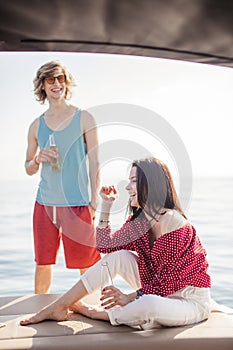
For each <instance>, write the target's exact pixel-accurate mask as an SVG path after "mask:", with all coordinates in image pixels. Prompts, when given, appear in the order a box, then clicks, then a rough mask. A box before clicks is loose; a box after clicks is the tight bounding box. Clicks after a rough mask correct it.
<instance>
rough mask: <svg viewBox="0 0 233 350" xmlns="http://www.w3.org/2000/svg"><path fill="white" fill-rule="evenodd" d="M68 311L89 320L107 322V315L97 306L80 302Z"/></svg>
mask: <svg viewBox="0 0 233 350" xmlns="http://www.w3.org/2000/svg"><path fill="white" fill-rule="evenodd" d="M69 310H70V311H73V312H74V313H79V314H82V315H84V316H87V317H89V318H93V319H98V320H105V321H109V317H108V313H107V312H106V311H105V310H104V309H103V308H102V307H99V306H97V305H89V304H86V303H84V302H83V301H81V300H79V301H77V302H76V303H74V304H73V305H71V306H70V307H69Z"/></svg>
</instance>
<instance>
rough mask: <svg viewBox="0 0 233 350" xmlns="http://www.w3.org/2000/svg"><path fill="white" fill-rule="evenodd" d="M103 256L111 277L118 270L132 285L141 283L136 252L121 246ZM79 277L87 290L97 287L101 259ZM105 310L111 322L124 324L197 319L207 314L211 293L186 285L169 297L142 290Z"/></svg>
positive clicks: (181, 322) (148, 326)
mask: <svg viewBox="0 0 233 350" xmlns="http://www.w3.org/2000/svg"><path fill="white" fill-rule="evenodd" d="M103 259H104V260H107V261H108V265H109V270H110V272H111V275H112V278H114V277H115V276H116V275H117V274H119V275H120V276H122V277H123V278H124V279H125V280H126V281H127V282H128V283H129V284H130V285H131V287H132V288H133V289H135V290H136V289H138V288H140V287H141V285H140V279H139V274H138V265H137V255H136V254H134V253H132V252H130V251H126V250H120V251H117V252H113V253H110V254H106V255H105V256H104V257H103ZM81 280H82V282H83V284H84V286H85V288H86V289H87V291H88V293H92V292H94V291H95V290H97V289H99V288H100V284H101V261H99V262H98V263H96V264H95V265H94V266H92V267H91V268H89V270H87V271H86V272H85V274H84V275H82V276H81ZM106 312H108V315H109V319H110V322H111V324H112V325H120V324H125V325H128V326H131V327H137V328H138V327H140V328H142V329H151V328H158V327H161V326H181V325H187V324H192V323H198V322H200V321H202V320H204V319H206V318H208V317H209V314H210V312H211V306H210V293H209V289H208V288H197V287H192V286H188V287H186V288H184V289H182V290H179V291H178V292H176V293H174V294H172V295H169V296H168V297H161V296H158V295H154V294H144V295H143V296H142V297H140V298H139V299H136V300H134V301H132V302H130V303H129V304H127V305H125V306H123V307H116V308H115V307H114V308H112V309H110V310H106Z"/></svg>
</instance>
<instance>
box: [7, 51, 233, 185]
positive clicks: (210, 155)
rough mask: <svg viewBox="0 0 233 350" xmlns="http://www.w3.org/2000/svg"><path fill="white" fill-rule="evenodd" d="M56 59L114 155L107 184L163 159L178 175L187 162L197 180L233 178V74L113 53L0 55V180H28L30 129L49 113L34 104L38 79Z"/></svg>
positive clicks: (105, 163)
mask: <svg viewBox="0 0 233 350" xmlns="http://www.w3.org/2000/svg"><path fill="white" fill-rule="evenodd" d="M53 59H56V60H59V61H61V62H62V63H63V64H64V65H65V66H66V67H67V69H68V70H69V71H70V72H71V73H72V74H73V76H74V78H75V81H76V84H77V86H76V87H75V88H74V89H73V95H72V99H71V101H70V103H72V104H74V105H76V106H78V107H80V108H82V109H87V110H89V111H90V112H91V113H92V114H93V116H94V117H96V120H97V125H98V126H99V142H100V146H101V149H102V150H103V154H105V152H107V151H108V152H110V153H109V155H108V156H107V158H106V157H104V156H103V158H102V159H101V169H102V173H103V179H104V180H105V177H106V179H107V177H108V176H110V175H111V176H113V177H114V176H122V177H124V176H126V179H127V175H126V174H125V169H126V168H127V167H128V165H129V163H130V161H131V160H133V159H137V158H138V155H140V156H141V155H142V156H144V155H145V156H147V155H153V156H155V157H158V158H160V159H162V160H164V161H165V162H166V163H167V164H168V165H169V167H170V168H171V170H172V171H173V172H174V173H175V174H176V173H179V171H180V169H181V168H182V170H181V171H183V169H185V167H186V165H185V164H187V163H188V162H190V164H189V165H188V166H187V167H188V170H187V169H186V170H187V171H192V175H193V176H194V177H199V176H215V177H232V176H233V166H232V163H231V152H232V145H231V139H232V129H233V128H232V126H233V121H232V120H233V118H232V116H233V104H232V93H233V70H232V69H230V68H225V67H217V66H211V65H205V64H198V63H190V62H182V61H176V60H167V59H156V58H145V57H136V56H121V55H110V54H88V53H60V52H52V53H51V52H40V53H38V52H27V53H16V52H8V53H5V52H1V53H0V72H1V78H2V82H1V85H0V95H1V117H0V147H1V152H0V162H1V172H0V180H5V179H9V180H15V179H22V180H23V179H27V178H28V175H26V173H25V170H24V161H25V154H26V147H27V133H28V128H29V125H30V124H31V122H32V121H33V120H34V119H35V118H37V117H38V116H39V115H40V114H41V113H43V112H44V111H45V110H46V109H47V107H48V105H47V104H46V105H43V106H42V105H40V104H39V102H37V101H36V99H35V97H34V93H33V78H34V76H35V74H36V71H37V69H38V68H39V67H40V66H41V65H42V64H44V63H45V62H48V61H50V60H53ZM108 116H109V119H108ZM103 120H104V121H103ZM106 120H107V121H106ZM163 128H164V130H167V132H166V131H165V134H162V131H161V130H162V129H163ZM173 141H174V142H173ZM178 144H179V146H178ZM179 147H181V150H180V149H179ZM117 150H118V151H119V152H118V153H117ZM179 157H180V159H178V158H179ZM131 158H133V159H131ZM187 160H188V161H187ZM182 162H183V164H182ZM184 171H185V170H184ZM36 176H38V175H36ZM122 185H123V183H122Z"/></svg>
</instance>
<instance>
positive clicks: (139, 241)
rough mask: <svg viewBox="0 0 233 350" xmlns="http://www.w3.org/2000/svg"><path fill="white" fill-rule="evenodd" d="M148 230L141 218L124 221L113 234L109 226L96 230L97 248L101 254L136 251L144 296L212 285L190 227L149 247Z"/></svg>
mask: <svg viewBox="0 0 233 350" xmlns="http://www.w3.org/2000/svg"><path fill="white" fill-rule="evenodd" d="M148 231H149V223H148V221H147V220H146V219H144V218H143V219H142V218H136V219H134V220H133V221H126V223H125V224H124V225H123V226H122V228H120V229H119V230H117V231H115V232H113V233H112V232H111V228H110V227H109V226H108V227H106V228H97V230H96V238H97V248H98V250H99V251H100V252H101V253H110V252H113V251H117V250H121V249H127V250H132V251H135V252H136V253H137V255H138V270H139V276H140V281H141V286H142V288H141V291H142V293H143V294H157V295H160V296H167V295H170V294H173V293H175V292H176V291H178V290H180V289H182V288H184V287H187V286H194V287H199V288H209V287H210V286H211V281H210V276H209V275H208V273H207V269H208V262H207V260H206V251H205V250H204V248H203V246H202V244H201V242H200V240H199V238H198V236H197V234H196V230H195V228H194V227H193V226H192V225H191V224H189V223H187V224H185V225H184V226H183V227H181V228H179V229H177V230H175V231H172V232H169V233H165V234H164V235H162V236H161V237H159V238H158V239H157V240H156V241H155V242H154V244H153V246H152V248H151V247H150V242H149V233H148Z"/></svg>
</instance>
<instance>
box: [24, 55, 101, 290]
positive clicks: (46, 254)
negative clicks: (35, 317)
mask: <svg viewBox="0 0 233 350" xmlns="http://www.w3.org/2000/svg"><path fill="white" fill-rule="evenodd" d="M74 85H75V84H74V79H73V77H72V75H71V74H70V73H69V72H68V71H67V69H66V68H65V67H64V66H63V65H62V64H61V63H60V62H58V61H51V62H48V63H45V64H44V65H42V66H41V67H40V68H39V69H38V71H37V74H36V77H35V79H34V93H35V96H36V98H37V100H38V101H39V102H40V103H42V104H44V103H45V101H46V100H47V101H48V103H49V108H48V109H47V110H46V111H45V112H44V113H43V114H42V115H41V116H40V117H39V118H37V119H35V120H34V121H33V122H32V124H31V125H30V128H29V132H28V146H27V153H26V162H25V168H26V172H27V174H28V175H33V174H35V173H37V172H38V170H39V168H41V173H40V175H41V179H40V183H39V187H38V191H37V196H36V202H35V207H34V214H33V233H34V248H35V261H36V271H35V293H36V294H44V293H48V291H49V288H50V285H51V280H52V268H51V265H52V264H56V259H57V253H58V250H59V245H60V239H61V238H62V241H63V246H64V255H65V260H66V267H67V268H78V269H80V273H81V274H82V273H83V272H85V270H86V269H87V268H89V267H90V266H92V265H93V264H95V263H96V262H97V261H98V260H99V259H100V254H99V252H98V251H97V249H96V246H95V235H94V223H93V220H94V218H95V210H96V207H97V193H98V189H99V173H98V167H99V162H98V136H97V130H96V124H95V121H94V118H93V117H92V115H90V114H89V113H88V112H87V111H84V110H81V109H79V108H77V107H75V106H73V105H71V104H69V103H68V99H69V97H70V96H71V88H72V86H74ZM86 158H87V159H88V166H87V164H86V160H87V159H86ZM88 169H89V175H88ZM89 185H90V191H89ZM89 192H90V198H89Z"/></svg>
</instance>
